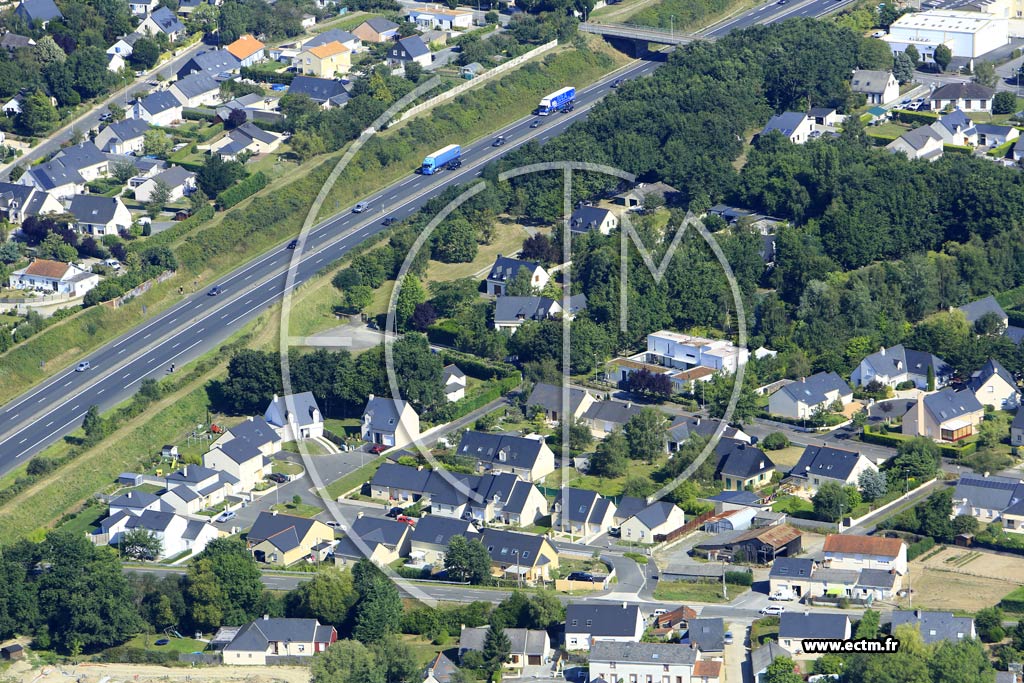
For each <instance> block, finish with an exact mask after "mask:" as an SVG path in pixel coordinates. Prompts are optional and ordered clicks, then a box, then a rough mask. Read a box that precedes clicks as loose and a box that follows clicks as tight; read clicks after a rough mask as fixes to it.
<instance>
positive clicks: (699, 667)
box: [693, 659, 722, 678]
mask: <svg viewBox="0 0 1024 683" xmlns="http://www.w3.org/2000/svg"><path fill="white" fill-rule="evenodd" d="M721 673H722V663H721V662H718V661H715V660H713V659H698V660H697V661H696V662H695V663H694V665H693V675H694V676H707V677H708V678H718V677H719V676H720V675H721Z"/></svg>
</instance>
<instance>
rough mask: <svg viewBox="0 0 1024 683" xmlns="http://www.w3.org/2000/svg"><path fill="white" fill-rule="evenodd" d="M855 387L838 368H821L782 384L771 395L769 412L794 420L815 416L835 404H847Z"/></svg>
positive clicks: (850, 400) (851, 399)
mask: <svg viewBox="0 0 1024 683" xmlns="http://www.w3.org/2000/svg"><path fill="white" fill-rule="evenodd" d="M852 401H853V390H852V389H850V385H849V384H847V383H846V381H845V380H844V379H843V378H842V377H840V376H839V375H837V374H836V373H835V372H819V373H817V374H815V375H811V376H810V377H805V378H801V379H800V381H799V382H792V383H791V384H787V385H786V386H784V387H782V388H781V389H779V390H778V391H776V392H775V393H774V394H772V395H771V396H769V397H768V412H769V413H771V414H772V415H780V416H782V417H788V418H790V419H794V420H801V419H807V418H810V417H814V416H815V414H817V413H819V412H823V411H828V410H830V409H831V407H832V406H833V404H835V403H837V402H838V403H840V404H841V405H843V406H848V405H849V404H850V403H851V402H852Z"/></svg>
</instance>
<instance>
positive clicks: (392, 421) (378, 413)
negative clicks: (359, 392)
mask: <svg viewBox="0 0 1024 683" xmlns="http://www.w3.org/2000/svg"><path fill="white" fill-rule="evenodd" d="M360 433H361V434H362V438H363V441H368V442H370V443H373V444H380V445H382V446H387V447H388V448H392V447H394V446H404V445H405V444H408V443H412V442H413V441H415V440H416V439H418V438H419V436H420V416H419V414H417V413H416V411H415V410H413V407H412V405H410V404H409V403H408V402H407V401H403V400H401V399H392V398H385V397H383V396H379V397H378V396H374V395H373V394H370V398H369V400H368V401H367V402H366V407H365V408H364V409H363V418H362V424H361V425H360Z"/></svg>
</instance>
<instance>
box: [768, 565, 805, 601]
mask: <svg viewBox="0 0 1024 683" xmlns="http://www.w3.org/2000/svg"><path fill="white" fill-rule="evenodd" d="M816 565H817V563H816V562H815V561H814V560H812V559H811V558H809V557H780V558H777V559H776V560H775V561H774V562H772V568H771V571H769V573H768V586H769V589H768V594H769V595H775V594H777V593H781V594H789V595H792V596H793V597H794V598H798V599H799V598H801V597H803V596H805V595H808V594H810V592H811V590H810V589H811V575H812V574H813V573H814V570H815V569H816Z"/></svg>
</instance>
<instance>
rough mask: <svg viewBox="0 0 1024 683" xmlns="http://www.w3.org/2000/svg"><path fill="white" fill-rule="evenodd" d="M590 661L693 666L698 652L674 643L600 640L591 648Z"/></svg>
mask: <svg viewBox="0 0 1024 683" xmlns="http://www.w3.org/2000/svg"><path fill="white" fill-rule="evenodd" d="M590 660H591V661H599V662H627V663H631V664H632V663H638V664H655V665H657V664H683V665H686V666H693V665H694V664H696V663H697V651H696V650H694V649H691V648H688V647H679V645H676V644H672V643H616V642H614V641H610V640H598V641H596V642H595V643H594V644H593V645H592V646H591V647H590Z"/></svg>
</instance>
